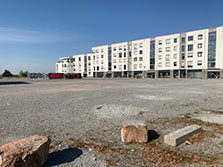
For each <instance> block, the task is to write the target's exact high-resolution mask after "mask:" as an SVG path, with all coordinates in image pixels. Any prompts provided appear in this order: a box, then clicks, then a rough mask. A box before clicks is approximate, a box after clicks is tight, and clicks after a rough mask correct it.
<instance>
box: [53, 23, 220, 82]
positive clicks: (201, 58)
mask: <svg viewBox="0 0 223 167" xmlns="http://www.w3.org/2000/svg"><path fill="white" fill-rule="evenodd" d="M60 60H62V62H59V63H57V64H56V72H57V73H81V74H82V76H84V77H133V76H135V75H137V74H140V75H142V76H144V77H150V78H169V77H170V78H173V77H175V78H222V74H223V72H222V69H223V27H216V28H210V29H203V30H197V31H191V32H186V33H178V34H173V35H165V36H159V37H154V38H146V39H141V40H135V41H130V42H122V43H116V44H111V45H104V46H97V47H93V48H92V53H89V54H83V55H74V56H72V57H64V58H60Z"/></svg>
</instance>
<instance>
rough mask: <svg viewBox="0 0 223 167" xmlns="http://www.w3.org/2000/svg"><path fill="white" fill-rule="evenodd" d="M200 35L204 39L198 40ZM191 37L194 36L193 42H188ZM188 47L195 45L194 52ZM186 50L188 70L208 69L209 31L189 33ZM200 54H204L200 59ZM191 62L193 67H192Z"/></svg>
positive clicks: (186, 66) (187, 34)
mask: <svg viewBox="0 0 223 167" xmlns="http://www.w3.org/2000/svg"><path fill="white" fill-rule="evenodd" d="M199 35H202V39H198V36H199ZM190 36H193V40H192V41H189V40H188V38H189V37H190ZM198 44H202V48H198ZM188 45H193V51H188ZM185 50H186V54H185V68H186V69H187V70H191V69H206V68H207V54H208V29H205V30H198V31H192V32H187V33H186V45H185ZM198 52H202V56H200V57H199V55H198ZM191 56H192V57H191ZM191 62H192V67H190V63H191ZM199 62H202V65H199Z"/></svg>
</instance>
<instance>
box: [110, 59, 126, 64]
mask: <svg viewBox="0 0 223 167" xmlns="http://www.w3.org/2000/svg"><path fill="white" fill-rule="evenodd" d="M113 62H114V63H117V59H114V60H113ZM118 62H119V63H126V62H127V61H126V59H124V60H123V61H122V59H119V61H118Z"/></svg>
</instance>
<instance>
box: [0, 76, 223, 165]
mask: <svg viewBox="0 0 223 167" xmlns="http://www.w3.org/2000/svg"><path fill="white" fill-rule="evenodd" d="M17 81H18V80H17ZM222 101H223V80H214V79H213V80H200V79H194V80H190V79H187V80H186V79H156V80H155V79H154V80H151V79H94V80H93V79H92V80H90V79H82V80H38V81H30V80H25V79H24V80H21V82H17V83H16V81H15V80H1V81H0V118H1V119H0V139H1V140H0V145H3V144H6V143H8V142H12V141H15V140H18V139H21V138H23V137H27V136H30V135H34V134H39V135H46V136H49V137H50V138H51V139H52V141H57V142H58V141H59V142H60V145H59V146H58V145H57V144H55V145H57V147H56V148H55V149H56V150H64V149H67V145H68V144H67V143H68V142H69V139H70V138H73V139H79V138H82V139H86V140H87V139H89V137H94V138H102V139H103V140H104V141H110V140H112V139H114V140H116V141H120V129H121V122H122V121H125V120H129V119H131V120H141V121H143V122H151V121H154V120H157V119H159V118H164V117H165V118H169V119H172V118H177V117H182V116H183V115H185V114H186V113H187V114H188V113H194V112H196V111H202V110H204V109H205V110H209V109H210V110H220V109H223V103H222ZM155 126H157V127H159V122H156V123H155ZM179 127H180V126H179ZM171 128H173V129H174V128H175V129H176V128H177V125H176V126H175V127H171ZM171 128H170V129H169V128H168V127H160V131H161V132H162V133H163V134H165V133H168V132H169V131H172V129H171ZM221 139H222V138H221ZM212 140H213V139H212ZM218 140H219V138H218ZM120 144H121V143H120ZM218 150H219V148H218ZM81 151H83V150H81ZM92 156H95V157H97V158H96V159H97V160H92ZM103 156H104V155H101V154H99V153H96V152H91V151H90V152H89V151H83V153H82V154H81V155H79V156H78V157H76V158H74V159H73V160H72V162H66V161H65V160H64V161H61V162H64V164H65V166H69V163H70V166H72V165H73V166H74V164H75V166H103V165H105V162H104V159H103ZM68 159H69V158H68ZM93 159H94V158H93ZM48 163H49V162H48ZM103 163H104V164H103ZM64 164H58V165H54V166H63V165H64ZM90 164H92V165H90ZM51 166H52V165H51Z"/></svg>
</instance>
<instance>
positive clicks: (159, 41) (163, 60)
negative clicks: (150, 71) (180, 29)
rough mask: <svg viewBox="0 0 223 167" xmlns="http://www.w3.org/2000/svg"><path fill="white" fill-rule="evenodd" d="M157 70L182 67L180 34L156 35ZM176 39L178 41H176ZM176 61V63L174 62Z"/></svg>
mask: <svg viewBox="0 0 223 167" xmlns="http://www.w3.org/2000/svg"><path fill="white" fill-rule="evenodd" d="M155 39H156V58H155V60H156V63H155V67H156V68H155V69H156V70H174V69H179V68H180V61H179V60H180V40H181V39H180V34H174V35H167V36H160V37H156V38H155ZM174 39H176V42H174ZM174 62H175V64H176V65H175V64H174Z"/></svg>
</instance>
